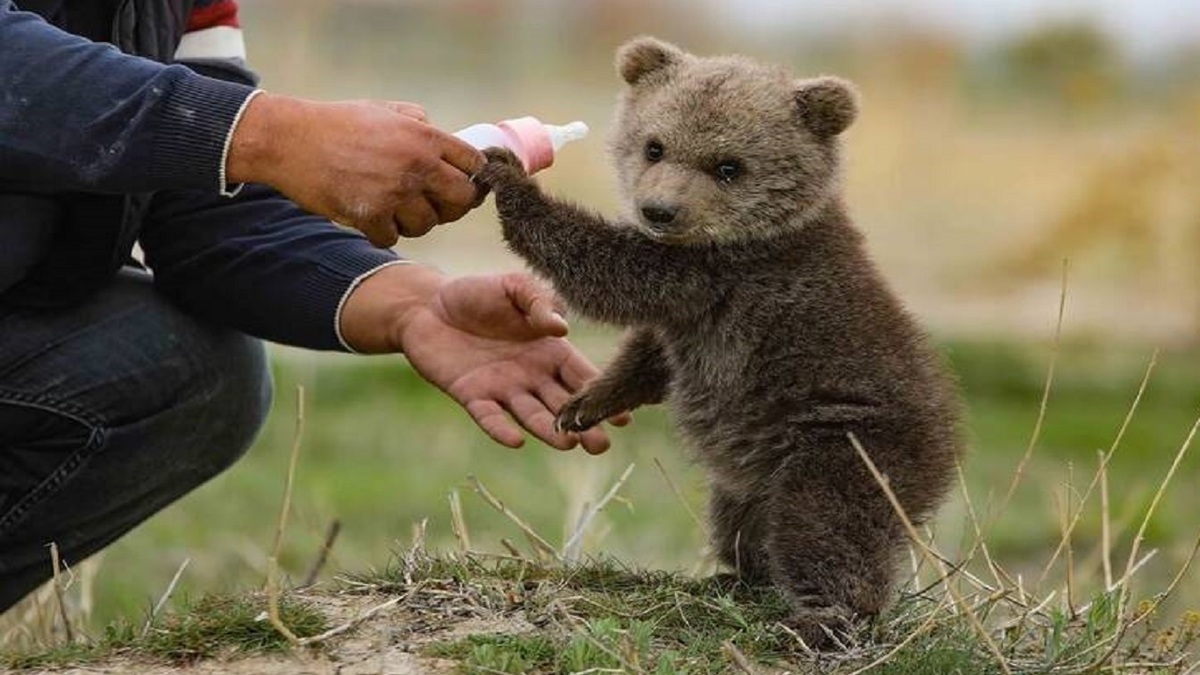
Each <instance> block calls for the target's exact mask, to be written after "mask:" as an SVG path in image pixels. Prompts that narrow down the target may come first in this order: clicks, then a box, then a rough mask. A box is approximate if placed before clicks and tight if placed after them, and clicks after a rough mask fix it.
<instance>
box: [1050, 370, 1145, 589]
mask: <svg viewBox="0 0 1200 675" xmlns="http://www.w3.org/2000/svg"><path fill="white" fill-rule="evenodd" d="M1156 363H1158V350H1157V349H1156V350H1154V353H1153V354H1151V355H1150V363H1148V364H1146V372H1145V374H1143V375H1142V382H1141V384H1139V385H1138V390H1137V394H1136V395H1135V396H1134V397H1133V403H1131V404H1130V405H1129V410H1128V411H1127V412H1126V413H1125V419H1124V420H1123V421H1122V422H1121V427H1120V429H1118V430H1117V436H1116V438H1114V439H1113V442H1112V445H1111V446H1109V448H1108V452H1106V453H1103V454H1102V455H1101V459H1100V466H1099V467H1097V469H1096V472H1095V473H1094V474H1092V481H1091V483H1089V484H1088V486H1087V489H1086V490H1084V492H1083V497H1081V498H1080V507H1081V508H1080V509H1079V511H1078V512H1077V513H1076V514H1075V518H1074V519H1073V520H1072V521H1071V524H1070V526H1068V527H1067V528H1066V530H1065V531H1064V532H1063V537H1062V539H1060V540H1059V542H1058V547H1057V548H1055V549H1054V553H1053V554H1051V555H1050V559H1049V560H1048V561H1047V562H1046V565H1045V567H1044V568H1043V569H1042V576H1041V578H1039V579H1038V585H1041V583H1042V582H1043V581H1045V580H1046V577H1047V576H1048V575H1049V574H1050V568H1051V567H1053V566H1054V563H1055V562H1057V561H1058V556H1059V555H1061V554H1062V552H1063V547H1065V546H1066V545H1067V540H1068V539H1069V538H1070V536H1071V534H1072V533H1073V532H1074V531H1075V526H1076V525H1078V524H1079V520H1080V517H1081V516H1082V515H1083V512H1084V511H1083V508H1082V506H1083V504H1084V503H1086V502H1087V500H1088V498H1089V497H1091V495H1092V491H1094V490H1095V489H1096V485H1098V484H1099V483H1100V481H1101V476H1102V475H1105V474H1106V472H1107V471H1108V463H1109V461H1111V460H1112V457H1113V454H1115V453H1116V451H1117V448H1118V447H1120V445H1121V439H1123V438H1124V437H1125V431H1126V430H1127V429H1128V428H1129V423H1130V422H1132V421H1133V416H1134V413H1136V412H1137V409H1138V406H1139V405H1140V404H1141V401H1142V394H1144V393H1146V386H1147V385H1148V384H1149V383H1150V375H1151V373H1153V372H1154V366H1155V364H1156ZM1104 489H1107V488H1104ZM1101 496H1102V497H1104V495H1101ZM1103 510H1104V513H1103V515H1104V517H1105V518H1107V514H1108V507H1107V504H1105V505H1104V506H1103ZM1106 522H1107V521H1106ZM1111 577H1112V572H1111V570H1109V572H1108V575H1107V580H1108V582H1109V584H1110V585H1111Z"/></svg>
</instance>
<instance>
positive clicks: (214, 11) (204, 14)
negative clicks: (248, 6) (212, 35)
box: [187, 0, 240, 31]
mask: <svg viewBox="0 0 1200 675" xmlns="http://www.w3.org/2000/svg"><path fill="white" fill-rule="evenodd" d="M216 26H228V27H230V28H238V27H240V25H239V24H238V5H237V2H235V0H215V1H214V2H208V3H205V2H197V3H196V6H195V7H194V8H193V9H192V15H191V16H190V17H188V25H187V29H188V31H194V30H204V29H205V28H213V27H216Z"/></svg>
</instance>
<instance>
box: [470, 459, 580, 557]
mask: <svg viewBox="0 0 1200 675" xmlns="http://www.w3.org/2000/svg"><path fill="white" fill-rule="evenodd" d="M467 480H469V481H471V486H472V487H474V488H475V492H476V494H478V495H479V496H480V497H482V498H483V501H485V502H487V503H488V505H489V506H491V507H492V508H494V509H496V510H497V511H499V512H500V513H501V514H502V515H504V517H505V518H508V519H509V520H511V521H512V522H513V524H514V525H516V526H517V528H518V529H520V530H521V532H523V533H525V537H526V538H528V539H529V543H530V544H532V545H533V548H534V551H535V552H537V554H538V555H547V556H549V557H550V558H551V559H552V560H559V556H558V551H557V550H556V549H555V548H554V547H553V546H551V545H550V542H548V541H546V539H545V538H544V537H543V536H542V535H540V534H538V533H537V532H536V531H535V530H534V529H533V528H532V527H530V525H529V523H526V522H525V521H524V520H522V519H521V517H520V516H518V515H517V514H516V513H514V512H513V511H512V509H510V508H508V507H507V506H505V505H504V502H502V501H500V500H499V499H496V497H495V496H494V495H493V494H492V493H491V492H489V491H488V489H487V488H486V487H484V485H483V483H481V482H480V481H479V479H478V478H476V477H475V476H473V475H471V476H467Z"/></svg>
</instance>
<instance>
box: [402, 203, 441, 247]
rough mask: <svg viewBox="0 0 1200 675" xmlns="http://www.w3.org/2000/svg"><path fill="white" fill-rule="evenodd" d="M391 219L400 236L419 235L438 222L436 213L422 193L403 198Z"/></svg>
mask: <svg viewBox="0 0 1200 675" xmlns="http://www.w3.org/2000/svg"><path fill="white" fill-rule="evenodd" d="M392 219H393V220H394V221H395V223H396V229H397V230H399V233H400V236H402V237H419V236H421V235H423V234H425V233H426V232H429V231H430V230H432V229H433V228H434V226H435V225H437V224H438V214H437V211H435V210H434V208H433V206H432V205H430V203H429V201H428V200H427V199H426V198H425V197H424V195H414V196H411V197H409V198H407V199H405V200H404V201H403V202H402V203H401V204H400V206H399V207H398V208H397V209H396V213H395V215H394V216H393V217H392Z"/></svg>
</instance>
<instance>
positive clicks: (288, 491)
mask: <svg viewBox="0 0 1200 675" xmlns="http://www.w3.org/2000/svg"><path fill="white" fill-rule="evenodd" d="M303 438H304V387H303V386H299V385H298V386H297V387H296V434H295V437H294V438H293V440H292V452H291V457H290V458H289V459H288V471H287V479H286V480H285V482H284V485H283V504H282V506H281V507H280V509H279V524H278V525H277V526H276V527H275V543H274V545H273V546H272V547H271V557H269V558H267V618H268V619H269V620H270V622H271V625H272V626H274V627H275V630H277V631H279V634H280V635H282V636H284V637H285V638H287V640H288V642H290V643H292V644H293V645H298V644H300V638H298V637H297V636H296V634H295V633H293V632H292V630H291V629H290V628H288V627H287V625H286V624H285V623H284V622H283V619H282V618H280V616H279V549H280V547H281V546H283V533H284V531H285V530H286V529H287V519H288V512H289V511H290V510H291V507H292V486H293V484H294V483H295V481H296V461H297V460H298V458H299V457H300V441H301V440H302V439H303Z"/></svg>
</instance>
